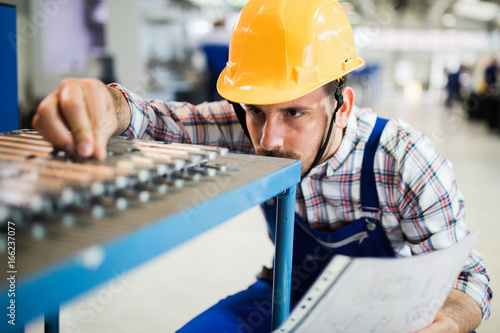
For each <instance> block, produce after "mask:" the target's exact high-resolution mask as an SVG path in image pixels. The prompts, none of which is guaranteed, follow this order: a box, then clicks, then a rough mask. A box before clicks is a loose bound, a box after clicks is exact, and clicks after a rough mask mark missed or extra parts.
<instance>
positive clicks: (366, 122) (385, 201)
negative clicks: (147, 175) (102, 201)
mask: <svg viewBox="0 0 500 333" xmlns="http://www.w3.org/2000/svg"><path fill="white" fill-rule="evenodd" d="M112 86H113V87H115V88H118V89H119V90H120V91H121V92H122V93H123V95H124V96H125V98H126V99H127V101H128V103H129V106H130V108H131V111H132V113H131V123H130V126H129V128H128V129H127V130H126V131H125V132H124V133H123V135H127V136H130V137H133V138H139V139H150V140H159V141H168V142H171V141H176V142H185V143H193V144H203V145H212V146H221V147H227V148H229V149H230V150H231V151H232V152H238V153H246V154H248V153H253V147H252V145H251V143H250V141H249V140H248V138H247V137H246V136H245V134H244V132H243V130H242V128H241V126H240V124H239V122H238V119H237V117H236V114H235V113H234V110H233V108H232V106H231V105H230V104H229V103H228V102H226V101H221V102H212V103H203V104H200V105H197V106H193V105H191V104H188V103H180V102H162V101H153V100H145V99H143V98H141V97H139V96H137V95H136V94H133V93H131V92H130V91H128V90H126V89H125V88H124V87H122V86H120V85H116V84H114V85H112ZM375 121H376V115H375V114H374V113H373V112H371V111H369V110H368V109H362V110H360V109H357V108H355V109H354V110H353V112H352V114H351V117H350V119H349V122H348V124H347V128H346V129H345V133H344V136H343V139H342V143H341V145H340V147H339V149H338V150H337V152H336V153H335V154H334V155H333V156H332V157H331V158H330V159H329V160H328V161H326V162H325V163H323V164H321V165H319V166H316V167H315V168H314V169H313V170H311V172H310V173H309V175H307V176H306V177H305V178H304V179H303V180H302V182H301V183H300V184H298V186H297V201H296V212H297V213H298V214H299V215H300V216H301V217H302V218H303V219H304V220H305V221H306V222H307V223H308V224H309V225H310V226H312V227H324V226H331V225H335V224H336V223H341V222H346V221H347V222H348V221H355V220H357V219H359V218H360V217H362V212H361V204H360V179H361V163H362V159H363V152H364V147H365V143H366V141H367V140H368V137H369V135H370V133H371V131H372V128H373V126H374V125H375ZM374 172H375V179H376V186H377V193H378V196H379V205H380V207H379V208H380V216H379V218H380V221H381V223H382V225H383V227H384V229H385V232H386V234H387V237H388V239H389V241H390V243H391V245H392V247H393V249H394V252H395V254H396V255H397V256H401V257H408V256H411V255H418V254H422V253H427V252H430V251H433V250H437V249H442V248H446V247H448V246H450V245H452V244H454V243H456V242H458V241H460V240H461V239H463V238H464V237H465V236H466V235H467V234H469V232H470V231H469V229H468V228H467V226H466V225H465V206H464V200H463V197H462V195H461V193H460V192H459V191H458V189H457V184H456V180H455V176H454V174H453V171H452V168H451V165H450V163H449V162H448V161H447V160H446V159H444V158H443V157H441V156H439V155H438V154H437V153H436V151H435V150H434V148H433V147H432V145H431V142H430V140H429V139H428V138H427V137H426V136H425V135H424V134H423V133H422V132H420V131H417V130H415V129H413V128H411V127H410V126H409V125H408V124H406V123H405V122H403V121H402V120H399V119H397V120H396V119H393V120H390V121H389V122H388V124H387V125H386V128H385V129H384V131H383V133H382V136H381V138H380V143H379V146H378V149H377V152H376V154H375V163H374ZM454 288H456V289H459V290H461V291H463V292H465V293H467V294H468V295H470V296H471V297H472V298H473V299H474V300H476V302H477V303H478V304H479V305H480V307H481V309H482V311H483V321H484V320H485V319H487V318H488V317H489V315H490V313H491V298H492V295H493V293H492V291H491V289H490V283H489V276H488V271H487V270H486V268H485V267H484V266H483V259H482V257H481V256H480V254H479V253H477V252H476V251H473V253H472V254H471V255H470V257H469V259H468V261H467V262H466V264H465V266H464V268H463V271H462V273H461V274H460V276H459V277H458V279H457V281H456V283H455V286H454Z"/></svg>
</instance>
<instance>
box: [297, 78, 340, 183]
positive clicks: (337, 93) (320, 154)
mask: <svg viewBox="0 0 500 333" xmlns="http://www.w3.org/2000/svg"><path fill="white" fill-rule="evenodd" d="M344 83H345V80H344V78H340V79H339V85H338V87H337V89H336V90H335V93H334V96H335V99H336V100H337V105H336V106H335V110H334V111H333V114H332V118H331V119H330V125H329V126H328V132H327V134H326V138H325V141H323V144H322V145H321V147H320V148H319V150H318V153H317V154H316V158H315V159H314V161H313V162H312V164H311V166H310V167H309V169H308V170H307V172H306V173H304V176H306V175H307V174H309V172H311V170H312V169H313V168H314V167H315V166H317V165H318V164H319V162H320V161H321V159H322V158H323V155H324V153H325V151H326V148H327V147H328V143H329V142H330V137H331V135H332V130H333V123H334V122H335V116H336V115H337V111H338V110H339V109H340V107H341V106H342V104H344V96H343V95H342V90H344ZM302 178H303V177H302Z"/></svg>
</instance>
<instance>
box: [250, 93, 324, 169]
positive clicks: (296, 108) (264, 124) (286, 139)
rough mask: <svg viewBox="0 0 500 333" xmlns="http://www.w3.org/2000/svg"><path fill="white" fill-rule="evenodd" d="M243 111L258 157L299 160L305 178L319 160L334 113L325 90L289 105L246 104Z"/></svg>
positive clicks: (291, 102)
mask: <svg viewBox="0 0 500 333" xmlns="http://www.w3.org/2000/svg"><path fill="white" fill-rule="evenodd" d="M244 108H245V110H246V120H247V127H248V131H249V133H250V137H251V138H252V143H253V145H254V147H255V151H256V153H257V154H258V155H264V156H274V157H287V158H293V159H298V160H300V161H301V162H302V175H304V173H305V172H306V171H307V170H308V169H309V167H310V166H311V164H312V162H313V161H314V158H315V157H316V154H317V152H318V149H319V148H320V145H321V143H322V141H323V135H324V133H325V127H326V124H327V121H329V119H330V118H329V117H330V116H331V113H332V111H333V106H332V103H331V102H330V100H329V98H328V96H326V94H325V90H324V89H323V87H321V88H318V89H316V90H314V91H312V92H310V93H309V94H307V95H305V96H302V97H300V98H297V99H295V100H292V101H289V102H284V103H278V104H270V105H250V104H245V105H244ZM333 134H334V133H332V135H333Z"/></svg>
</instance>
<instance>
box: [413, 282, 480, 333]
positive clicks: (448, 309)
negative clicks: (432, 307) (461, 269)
mask: <svg viewBox="0 0 500 333" xmlns="http://www.w3.org/2000/svg"><path fill="white" fill-rule="evenodd" d="M481 319H482V312H481V308H480V307H479V306H478V304H477V303H476V301H474V300H473V299H472V298H471V297H470V296H469V295H467V294H466V293H464V292H462V291H460V290H457V289H452V290H451V291H450V294H449V295H448V298H447V299H446V301H445V302H444V305H443V307H442V308H441V310H439V312H438V313H437V315H436V318H434V322H433V323H432V324H431V325H429V326H428V327H426V328H424V329H422V330H420V331H418V332H416V333H439V332H442V333H465V332H467V333H470V332H472V331H473V330H474V329H476V327H477V326H479V324H480V323H481Z"/></svg>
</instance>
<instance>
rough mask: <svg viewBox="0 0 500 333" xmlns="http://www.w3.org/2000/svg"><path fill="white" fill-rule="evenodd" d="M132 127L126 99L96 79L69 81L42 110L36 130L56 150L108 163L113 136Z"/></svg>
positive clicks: (37, 115)
mask: <svg viewBox="0 0 500 333" xmlns="http://www.w3.org/2000/svg"><path fill="white" fill-rule="evenodd" d="M129 123H130V109H129V107H128V104H127V101H126V100H125V98H124V97H123V95H122V94H121V93H120V92H119V91H118V90H116V89H113V88H109V87H107V86H106V85H104V84H103V83H102V82H101V81H99V80H96V79H65V80H64V81H62V82H61V84H60V85H59V88H58V89H57V90H56V91H54V92H52V93H51V94H49V95H48V96H47V97H46V98H45V99H44V100H43V101H42V102H41V103H40V105H39V106H38V109H37V111H36V114H35V116H34V117H33V121H32V125H33V127H34V128H35V129H36V130H37V131H39V132H40V134H42V135H43V137H44V138H45V139H46V140H47V141H50V142H52V143H53V144H54V146H56V147H58V148H60V149H64V150H66V151H68V152H71V153H77V154H78V155H79V156H82V157H94V158H97V159H104V158H105V157H106V146H107V142H108V140H109V138H110V137H111V136H112V135H118V134H121V133H122V132H123V131H124V130H125V129H126V128H127V127H128V125H129Z"/></svg>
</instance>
